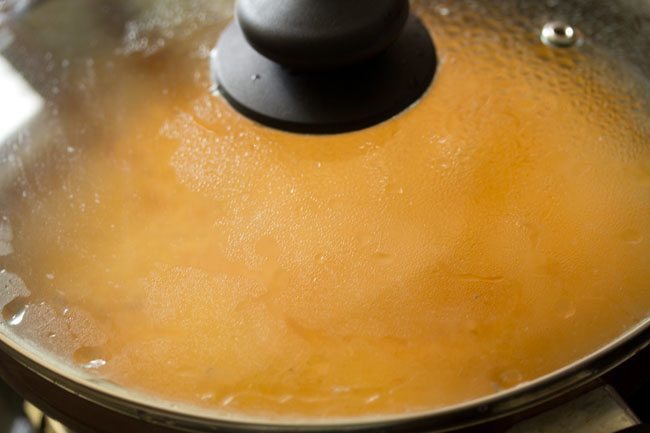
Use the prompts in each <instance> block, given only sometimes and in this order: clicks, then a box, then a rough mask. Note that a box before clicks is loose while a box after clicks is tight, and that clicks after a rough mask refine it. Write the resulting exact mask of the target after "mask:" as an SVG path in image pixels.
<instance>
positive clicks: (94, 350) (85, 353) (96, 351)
mask: <svg viewBox="0 0 650 433" xmlns="http://www.w3.org/2000/svg"><path fill="white" fill-rule="evenodd" d="M72 358H73V359H74V362H76V363H77V364H79V365H81V366H82V367H83V368H85V369H87V370H96V369H98V368H102V367H104V366H105V365H106V360H105V359H104V358H103V356H102V349H101V348H99V347H82V348H80V349H78V350H76V351H75V352H74V354H73V355H72Z"/></svg>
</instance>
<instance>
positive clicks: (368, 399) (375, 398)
mask: <svg viewBox="0 0 650 433" xmlns="http://www.w3.org/2000/svg"><path fill="white" fill-rule="evenodd" d="M379 397H380V395H379V394H374V395H371V396H370V397H368V398H367V399H366V403H368V404H370V403H374V402H376V401H377V400H379Z"/></svg>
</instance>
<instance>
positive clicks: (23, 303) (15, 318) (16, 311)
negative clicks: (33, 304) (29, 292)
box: [2, 297, 29, 326]
mask: <svg viewBox="0 0 650 433" xmlns="http://www.w3.org/2000/svg"><path fill="white" fill-rule="evenodd" d="M28 309H29V303H28V302H27V298H23V297H19V298H16V299H14V300H13V301H11V302H9V303H8V304H7V305H5V307H4V308H3V309H2V317H3V318H4V320H5V321H6V322H7V323H8V324H9V325H10V326H18V325H20V324H21V323H22V322H23V320H24V319H25V316H26V315H27V310H28Z"/></svg>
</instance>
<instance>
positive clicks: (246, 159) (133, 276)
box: [0, 26, 650, 419]
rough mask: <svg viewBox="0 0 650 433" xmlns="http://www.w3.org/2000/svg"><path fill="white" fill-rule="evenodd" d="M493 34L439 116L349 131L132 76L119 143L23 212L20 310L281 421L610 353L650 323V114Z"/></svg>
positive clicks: (51, 329)
mask: <svg viewBox="0 0 650 433" xmlns="http://www.w3.org/2000/svg"><path fill="white" fill-rule="evenodd" d="M438 28H440V26H438ZM484 36H485V35H484V34H481V33H479V34H478V35H477V36H476V37H477V40H480V41H482V44H483V45H482V48H481V50H483V51H482V53H483V54H481V55H477V54H476V53H473V52H471V51H470V52H467V51H466V50H465V49H460V48H459V47H455V46H453V45H452V44H451V42H450V41H451V39H454V40H457V39H458V37H457V36H454V38H452V36H451V35H449V34H446V33H444V32H440V33H439V34H437V35H436V41H437V42H438V43H439V49H440V51H441V58H442V63H441V65H440V69H439V72H438V75H437V77H436V81H435V83H434V85H433V87H432V88H431V90H430V91H429V92H428V93H427V94H426V95H425V96H424V97H423V99H422V100H421V101H420V102H419V103H418V105H416V106H415V107H413V108H412V109H410V110H409V111H407V112H405V113H403V114H402V115H400V116H398V117H397V118H395V119H392V120H390V121H388V122H385V123H383V124H381V125H379V126H376V127H373V128H370V129H367V130H363V131H358V132H355V133H350V134H343V135H335V136H304V135H295V134H288V133H283V132H279V131H273V130H270V129H266V128H263V127H260V126H257V125H255V124H253V123H252V122H250V121H248V120H246V119H244V118H242V116H240V115H239V114H237V113H236V112H234V111H233V110H232V109H231V108H230V107H229V106H228V105H227V104H226V103H225V102H224V101H223V100H222V99H221V98H219V97H218V96H212V95H201V92H199V91H197V90H196V88H194V87H192V86H191V85H187V86H186V87H183V86H181V85H180V84H179V85H178V87H176V88H171V89H170V91H168V92H160V91H158V90H155V89H156V86H159V85H160V82H158V81H156V79H152V80H151V83H149V84H146V85H145V84H142V82H141V81H138V79H137V77H132V76H131V75H129V74H125V76H124V77H123V80H122V81H121V82H120V84H119V86H118V87H113V88H109V89H107V90H103V91H104V92H106V95H107V96H106V97H105V98H106V100H107V101H108V100H110V101H113V100H118V101H122V102H123V101H129V104H125V105H124V106H123V107H121V108H120V109H121V110H122V111H120V113H122V114H121V115H120V116H117V117H118V120H105V121H106V122H109V124H110V125H111V126H112V127H113V129H112V130H111V133H110V134H107V135H106V136H105V137H100V136H96V137H93V136H92V134H91V135H89V136H88V138H86V139H85V140H87V143H89V144H88V145H87V146H86V147H74V148H71V147H62V148H60V149H58V148H57V149H58V150H56V149H55V150H53V151H52V154H50V155H48V156H47V158H49V161H50V162H53V161H54V162H56V161H58V163H52V164H50V165H49V167H50V168H49V169H44V168H43V167H42V166H36V168H35V169H32V170H31V171H30V169H29V168H27V169H25V170H24V172H23V174H22V176H23V181H24V182H23V183H20V182H17V183H16V185H18V186H17V187H16V188H15V191H14V192H10V193H5V195H4V196H3V215H4V219H3V220H2V222H0V254H2V257H0V266H1V267H2V268H3V269H5V270H4V271H3V272H2V273H1V274H0V291H1V292H2V294H1V296H0V301H2V302H0V304H2V305H4V310H3V314H4V317H5V320H6V321H7V322H8V324H9V325H10V326H11V327H12V328H13V329H14V331H15V332H16V333H17V334H18V335H20V336H23V337H25V338H28V339H30V340H32V341H35V342H37V343H38V344H39V345H40V346H41V347H43V349H44V350H46V351H48V352H51V353H54V354H56V355H57V356H59V357H61V358H62V359H65V360H68V361H69V362H72V363H75V364H76V365H78V366H79V368H83V369H86V370H87V371H90V372H93V373H94V374H96V375H97V376H99V377H101V378H105V379H107V380H110V381H112V382H115V383H117V384H119V385H121V386H124V387H127V388H130V389H135V390H138V391H143V392H146V393H149V394H154V395H156V396H159V397H163V398H165V399H168V400H171V401H176V402H184V403H191V404H194V405H198V406H202V407H206V408H210V409H214V410H216V411H220V412H221V413H224V412H225V413H230V414H242V415H248V416H253V417H260V416H261V417H273V418H274V419H292V418H296V417H299V418H305V417H306V418H323V417H358V416H369V415H387V414H404V413H414V412H419V411H427V410H432V409H436V408H440V407H444V406H447V405H451V404H457V403H461V402H464V401H467V400H469V399H474V398H478V397H481V396H486V395H490V394H493V393H495V392H498V391H501V390H505V389H509V388H512V387H515V386H517V385H519V384H521V383H524V382H526V381H530V380H533V379H536V378H538V377H540V376H542V375H544V374H547V373H550V372H553V371H554V370H556V369H558V368H561V367H564V366H566V365H568V364H569V363H571V362H573V361H576V360H578V359H580V358H581V357H583V356H585V355H588V354H589V353H591V352H593V351H594V350H596V349H598V348H600V347H602V346H603V345H605V344H607V343H608V342H610V341H612V340H613V339H615V338H616V337H618V336H620V335H621V334H622V333H624V332H625V331H627V330H629V329H630V328H631V327H632V326H634V325H635V324H637V323H639V322H640V321H642V320H644V319H645V318H646V317H647V316H648V313H649V312H650V147H649V144H650V133H649V130H648V127H647V125H648V123H649V122H648V120H649V117H648V111H647V109H644V108H639V106H636V108H635V109H632V108H629V107H630V106H632V105H633V104H632V102H633V100H634V98H633V97H632V96H629V97H626V96H625V95H624V94H618V93H615V92H614V87H613V86H612V85H611V84H612V83H613V82H614V80H619V79H620V77H614V74H612V75H611V77H610V76H608V75H607V74H605V73H604V72H603V71H604V70H606V67H605V66H599V64H598V62H597V61H596V60H593V61H591V63H589V64H588V65H586V66H580V65H579V64H578V62H575V63H574V60H572V58H571V56H573V55H576V54H575V53H573V54H570V55H569V54H563V53H560V54H557V53H553V52H552V51H551V49H550V48H546V47H539V48H536V49H537V50H538V51H541V50H543V51H541V52H542V53H543V54H544V56H551V57H552V56H559V57H558V58H557V59H554V61H557V63H558V64H559V65H560V66H557V69H556V70H549V71H546V72H544V71H542V72H540V69H542V68H543V67H546V66H543V65H545V64H546V62H547V61H548V60H549V59H548V58H546V59H543V60H538V61H537V62H536V61H535V60H534V59H535V58H538V57H535V56H537V54H539V53H537V54H535V52H531V53H529V55H526V51H525V50H523V51H522V50H519V51H516V50H514V49H513V50H512V51H507V50H508V45H507V44H505V43H503V41H496V42H495V41H490V39H486V38H485V37H484ZM466 42H467V41H466ZM467 45H468V46H469V45H471V44H467ZM531 50H532V48H531ZM463 53H465V54H463ZM496 53H500V56H501V57H499V58H497V59H496V60H495V56H496ZM542 57H543V56H542ZM583 61H585V59H583ZM548 63H549V64H554V63H553V62H548ZM567 65H568V66H567ZM138 67H139V66H138ZM158 67H160V68H163V69H164V66H160V65H159V66H158ZM549 68H553V67H549ZM567 70H570V71H571V75H572V76H574V79H568V78H567V77H568V76H569V75H568V73H567ZM576 71H577V72H579V73H578V74H576ZM590 71H593V73H591V72H590ZM97 73H98V74H99V72H97ZM181 74H182V72H181ZM132 75H134V74H132ZM575 77H577V78H575ZM158 79H159V80H162V78H158ZM554 80H556V81H554ZM178 81H183V80H178ZM190 81H191V80H190ZM199 81H200V82H201V84H202V85H204V84H205V80H204V81H201V80H200V79H199ZM631 81H633V80H629V81H628V82H631ZM97 91H98V92H99V90H97ZM615 95H616V96H615ZM603 101H609V103H603ZM110 103H112V102H106V104H110ZM116 104H117V103H116ZM105 110H106V111H109V110H110V109H109V108H105ZM116 112H117V109H116V110H115V111H114V112H113V113H116ZM71 115H72V114H71ZM74 115H75V116H82V114H81V113H75V114H74ZM113 116H115V114H113ZM107 117H108V116H107ZM110 122H112V123H110ZM89 134H90V133H89ZM57 152H58V153H57ZM62 161H65V162H62ZM25 182H26V183H25ZM25 184H27V185H28V186H29V188H31V189H28V191H27V193H21V191H22V190H21V188H19V187H20V186H21V185H22V186H23V187H24V185H25Z"/></svg>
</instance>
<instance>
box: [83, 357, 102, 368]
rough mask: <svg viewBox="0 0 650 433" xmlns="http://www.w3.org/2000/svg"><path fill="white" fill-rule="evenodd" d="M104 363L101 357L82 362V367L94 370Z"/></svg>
mask: <svg viewBox="0 0 650 433" xmlns="http://www.w3.org/2000/svg"><path fill="white" fill-rule="evenodd" d="M105 365H106V361H105V360H103V359H93V360H91V361H90V362H88V363H86V364H84V366H83V367H84V368H85V369H86V370H96V369H98V368H102V367H103V366H105Z"/></svg>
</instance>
